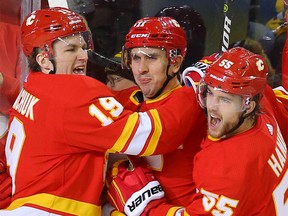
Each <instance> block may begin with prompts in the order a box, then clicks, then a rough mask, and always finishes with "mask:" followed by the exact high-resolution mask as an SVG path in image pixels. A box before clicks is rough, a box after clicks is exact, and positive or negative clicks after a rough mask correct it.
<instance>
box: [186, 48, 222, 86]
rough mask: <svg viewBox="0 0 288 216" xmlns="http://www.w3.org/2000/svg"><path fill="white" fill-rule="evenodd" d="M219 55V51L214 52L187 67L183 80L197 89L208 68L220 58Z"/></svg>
mask: <svg viewBox="0 0 288 216" xmlns="http://www.w3.org/2000/svg"><path fill="white" fill-rule="evenodd" d="M218 55H219V54H218V53H214V54H212V55H210V56H205V57H203V58H202V59H201V60H200V61H198V62H196V63H194V64H193V65H192V66H190V67H188V68H186V69H185V70H184V71H183V73H182V75H181V79H182V82H183V83H184V84H185V85H186V86H187V87H192V88H194V90H195V91H196V87H197V85H198V83H199V81H200V80H201V78H202V77H203V76H204V75H205V73H206V69H207V68H208V67H209V66H210V65H211V64H212V63H213V62H214V61H215V60H216V59H217V58H218Z"/></svg>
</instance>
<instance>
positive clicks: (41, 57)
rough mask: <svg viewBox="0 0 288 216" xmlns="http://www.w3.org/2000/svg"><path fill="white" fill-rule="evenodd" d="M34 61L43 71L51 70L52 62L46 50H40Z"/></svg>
mask: <svg viewBox="0 0 288 216" xmlns="http://www.w3.org/2000/svg"><path fill="white" fill-rule="evenodd" d="M36 61H37V63H38V64H39V66H40V67H41V70H42V72H43V73H46V74H48V73H49V72H50V71H51V70H53V64H52V62H51V61H50V59H49V54H48V53H47V52H40V53H38V54H37V56H36Z"/></svg>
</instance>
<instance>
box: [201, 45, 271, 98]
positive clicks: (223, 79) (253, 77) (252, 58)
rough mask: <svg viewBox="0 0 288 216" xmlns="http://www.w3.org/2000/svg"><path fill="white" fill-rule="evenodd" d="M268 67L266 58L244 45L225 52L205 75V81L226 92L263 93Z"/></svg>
mask: <svg viewBox="0 0 288 216" xmlns="http://www.w3.org/2000/svg"><path fill="white" fill-rule="evenodd" d="M267 73H268V67H267V65H266V63H265V59H264V58H263V57H262V56H260V55H257V54H254V53H252V52H250V51H248V50H246V49H244V48H242V47H236V48H232V49H230V50H228V51H226V52H224V53H223V54H222V55H221V56H220V57H219V58H218V59H217V60H216V61H215V62H214V63H213V64H212V65H211V66H210V67H208V68H207V70H206V74H205V76H204V83H205V84H206V85H209V86H212V87H214V88H216V89H219V90H222V91H224V92H228V93H232V94H237V95H240V96H242V97H246V98H247V97H254V96H255V95H257V94H260V97H261V96H262V95H263V92H264V89H265V86H266V83H267Z"/></svg>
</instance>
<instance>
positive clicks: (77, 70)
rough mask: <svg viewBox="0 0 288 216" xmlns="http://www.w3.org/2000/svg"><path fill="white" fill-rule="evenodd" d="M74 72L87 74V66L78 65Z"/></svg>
mask: <svg viewBox="0 0 288 216" xmlns="http://www.w3.org/2000/svg"><path fill="white" fill-rule="evenodd" d="M73 74H78V75H85V74H86V72H85V67H76V68H74V69H73Z"/></svg>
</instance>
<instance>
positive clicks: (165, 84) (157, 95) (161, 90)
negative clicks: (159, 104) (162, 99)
mask: <svg viewBox="0 0 288 216" xmlns="http://www.w3.org/2000/svg"><path fill="white" fill-rule="evenodd" d="M169 67H170V63H169V64H168V65H167V68H166V80H165V82H164V83H163V85H162V87H161V88H160V89H159V90H158V91H157V92H156V94H155V95H154V96H152V97H147V98H149V99H155V98H157V97H159V96H160V95H161V93H162V92H163V90H164V88H165V87H166V86H167V84H168V83H169V81H170V80H171V79H172V78H173V77H175V76H176V74H174V76H171V75H169V74H168V70H169Z"/></svg>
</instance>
